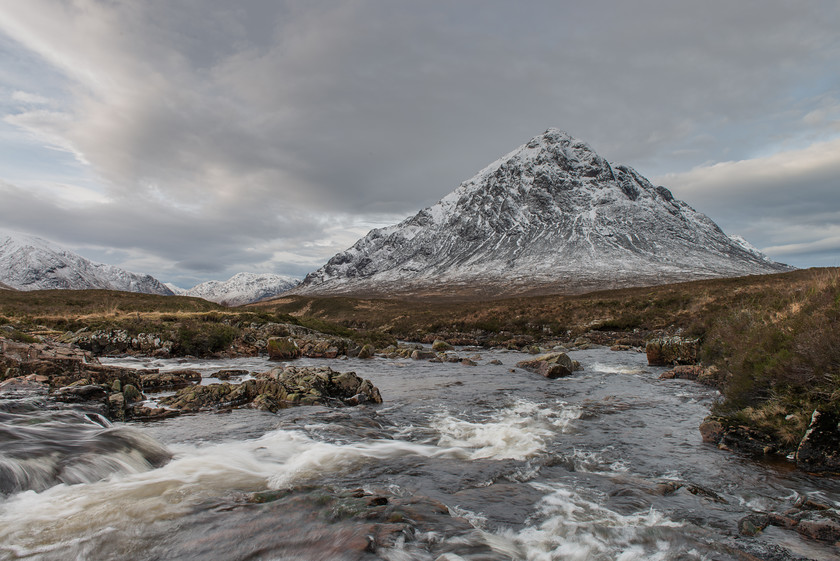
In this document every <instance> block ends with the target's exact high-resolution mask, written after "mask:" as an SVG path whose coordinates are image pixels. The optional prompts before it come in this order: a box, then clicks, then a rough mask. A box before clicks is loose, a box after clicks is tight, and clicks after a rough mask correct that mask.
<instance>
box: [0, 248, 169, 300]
mask: <svg viewBox="0 0 840 561" xmlns="http://www.w3.org/2000/svg"><path fill="white" fill-rule="evenodd" d="M0 282H2V283H4V284H7V285H9V286H11V287H12V288H15V289H17V290H48V289H70V290H83V289H90V288H93V289H104V290H122V291H126V292H143V293H146V294H161V295H167V296H168V295H171V294H172V291H170V290H169V289H168V288H166V287H165V286H164V285H163V284H162V283H161V282H160V281H158V280H157V279H155V278H154V277H151V276H149V275H140V274H136V273H129V272H128V271H125V270H123V269H120V268H119V267H114V266H113V265H104V264H101V263H93V262H92V261H89V260H87V259H85V258H84V257H82V256H81V255H77V254H75V253H73V252H71V251H68V250H66V249H63V248H61V247H58V246H56V245H53V244H51V243H50V242H47V241H45V240H42V239H41V238H37V237H35V236H30V235H26V234H17V233H16V234H7V235H2V234H0Z"/></svg>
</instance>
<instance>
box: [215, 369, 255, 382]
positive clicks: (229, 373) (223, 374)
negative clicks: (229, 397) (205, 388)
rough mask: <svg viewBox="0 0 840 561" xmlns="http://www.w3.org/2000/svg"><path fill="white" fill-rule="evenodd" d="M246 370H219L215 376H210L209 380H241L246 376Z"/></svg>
mask: <svg viewBox="0 0 840 561" xmlns="http://www.w3.org/2000/svg"><path fill="white" fill-rule="evenodd" d="M247 375H248V371H247V370H238V369H224V370H219V371H218V372H216V373H215V374H213V375H212V376H211V378H216V379H217V380H222V381H226V380H230V379H231V378H241V377H243V376H247Z"/></svg>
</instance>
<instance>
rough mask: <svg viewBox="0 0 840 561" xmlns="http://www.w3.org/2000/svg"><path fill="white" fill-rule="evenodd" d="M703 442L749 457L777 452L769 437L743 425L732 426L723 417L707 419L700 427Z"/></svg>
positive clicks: (773, 442) (775, 445)
mask: <svg viewBox="0 0 840 561" xmlns="http://www.w3.org/2000/svg"><path fill="white" fill-rule="evenodd" d="M700 434H701V435H702V437H703V442H706V443H708V444H714V445H715V446H717V447H718V448H720V449H721V450H734V451H737V452H740V453H742V454H747V455H750V456H763V455H766V454H773V453H775V452H777V442H776V441H774V440H773V439H772V438H771V437H770V436H768V435H766V434H764V433H762V432H759V431H757V430H755V429H753V428H750V427H748V426H744V425H738V424H733V423H732V422H731V421H728V420H727V419H725V418H723V417H714V416H710V417H707V418H706V420H705V421H703V423H702V424H701V425H700Z"/></svg>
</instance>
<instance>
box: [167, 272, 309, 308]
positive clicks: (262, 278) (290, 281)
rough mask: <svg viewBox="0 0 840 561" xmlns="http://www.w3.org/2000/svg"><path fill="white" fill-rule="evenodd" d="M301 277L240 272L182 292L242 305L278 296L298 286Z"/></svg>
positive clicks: (217, 301) (228, 304) (213, 300)
mask: <svg viewBox="0 0 840 561" xmlns="http://www.w3.org/2000/svg"><path fill="white" fill-rule="evenodd" d="M299 282H300V280H299V279H296V278H293V277H288V276H285V275H275V274H271V273H265V274H256V273H238V274H236V275H234V276H233V277H231V278H230V279H228V280H227V281H224V282H221V281H208V282H203V283H201V284H199V285H196V286H194V287H192V288H191V289H189V290H185V291H183V292H182V294H183V295H185V296H196V297H198V298H204V299H205V300H210V301H211V302H216V303H218V304H225V305H227V306H241V305H243V304H250V303H251V302H256V301H258V300H264V299H265V298H270V297H272V296H277V295H278V294H281V293H283V292H286V291H288V290H289V289H290V288H293V287H295V286H297V284H298V283H299Z"/></svg>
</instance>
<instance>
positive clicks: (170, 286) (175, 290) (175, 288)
mask: <svg viewBox="0 0 840 561" xmlns="http://www.w3.org/2000/svg"><path fill="white" fill-rule="evenodd" d="M163 286H165V287H166V288H168V289H169V290H171V291H172V294H174V295H175V296H184V294H186V292H187V290H186V289H184V288H181V287H180V286H175V285H174V284H172V283H171V282H165V283H163Z"/></svg>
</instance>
